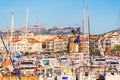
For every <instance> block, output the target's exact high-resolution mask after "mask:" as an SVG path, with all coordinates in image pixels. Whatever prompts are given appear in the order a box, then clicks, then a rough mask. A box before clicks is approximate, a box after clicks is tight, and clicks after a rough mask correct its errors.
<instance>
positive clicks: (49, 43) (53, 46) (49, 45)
mask: <svg viewBox="0 0 120 80" xmlns="http://www.w3.org/2000/svg"><path fill="white" fill-rule="evenodd" d="M44 43H45V45H46V47H45V49H46V51H50V52H56V51H67V50H68V38H67V36H63V35H58V36H56V37H54V38H51V39H47V40H45V41H44Z"/></svg>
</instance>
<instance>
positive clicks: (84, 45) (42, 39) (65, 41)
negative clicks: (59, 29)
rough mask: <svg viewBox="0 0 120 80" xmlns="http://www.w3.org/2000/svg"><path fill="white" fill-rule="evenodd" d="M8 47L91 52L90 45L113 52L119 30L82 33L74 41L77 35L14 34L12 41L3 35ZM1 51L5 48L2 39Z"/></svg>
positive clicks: (118, 42) (104, 51) (17, 49)
mask: <svg viewBox="0 0 120 80" xmlns="http://www.w3.org/2000/svg"><path fill="white" fill-rule="evenodd" d="M3 39H4V42H5V44H6V46H7V48H8V49H9V50H10V51H12V52H23V53H25V52H59V51H60V52H70V53H72V52H82V53H88V54H89V46H90V49H91V50H92V51H94V50H99V51H100V52H101V53H104V54H108V53H111V52H112V49H113V48H114V46H115V45H117V44H120V34H119V32H109V33H106V34H103V35H100V36H97V35H90V42H88V36H87V35H82V34H81V35H80V42H79V43H74V40H75V39H76V36H75V35H33V34H31V35H28V37H27V38H26V37H25V36H14V37H13V40H12V41H10V37H9V36H4V37H3ZM0 43H1V45H0V52H4V51H5V49H4V47H3V45H2V42H1V41H0Z"/></svg>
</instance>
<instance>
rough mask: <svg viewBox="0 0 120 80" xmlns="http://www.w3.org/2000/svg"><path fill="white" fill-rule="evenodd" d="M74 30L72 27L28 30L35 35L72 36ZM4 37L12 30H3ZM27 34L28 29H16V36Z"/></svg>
mask: <svg viewBox="0 0 120 80" xmlns="http://www.w3.org/2000/svg"><path fill="white" fill-rule="evenodd" d="M73 29H74V28H72V27H63V28H59V27H53V28H49V29H47V28H40V27H33V28H28V33H34V34H35V35H38V34H49V35H52V34H58V35H59V34H63V35H64V34H72V32H71V31H72V30H73ZM0 32H1V33H2V34H3V35H7V34H10V30H6V31H5V30H4V31H3V30H1V31H0ZM25 33H26V28H25V27H23V28H19V29H15V33H14V35H21V34H25Z"/></svg>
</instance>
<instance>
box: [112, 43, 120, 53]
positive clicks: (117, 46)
mask: <svg viewBox="0 0 120 80" xmlns="http://www.w3.org/2000/svg"><path fill="white" fill-rule="evenodd" d="M113 51H114V52H115V53H116V55H119V54H120V45H118V44H117V45H115V46H114V47H113Z"/></svg>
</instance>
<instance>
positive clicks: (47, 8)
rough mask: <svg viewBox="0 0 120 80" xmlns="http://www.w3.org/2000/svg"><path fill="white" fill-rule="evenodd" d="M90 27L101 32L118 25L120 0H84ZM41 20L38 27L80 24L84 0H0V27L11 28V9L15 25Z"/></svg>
mask: <svg viewBox="0 0 120 80" xmlns="http://www.w3.org/2000/svg"><path fill="white" fill-rule="evenodd" d="M86 4H87V6H88V10H89V17H90V18H89V20H90V31H91V33H93V34H101V33H105V32H108V31H111V30H113V29H117V28H118V27H119V26H118V24H120V18H119V16H120V5H119V4H120V0H86ZM27 9H28V10H29V25H31V24H33V23H35V22H38V21H40V23H41V27H46V28H51V27H53V26H59V27H62V26H71V27H82V21H83V0H0V30H4V29H10V25H11V15H12V11H14V18H15V19H14V20H15V21H14V22H15V25H14V26H15V28H20V27H24V26H25V21H26V10H27Z"/></svg>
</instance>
